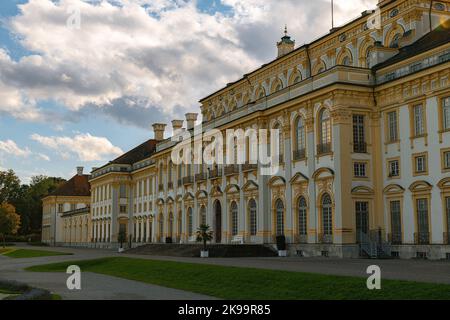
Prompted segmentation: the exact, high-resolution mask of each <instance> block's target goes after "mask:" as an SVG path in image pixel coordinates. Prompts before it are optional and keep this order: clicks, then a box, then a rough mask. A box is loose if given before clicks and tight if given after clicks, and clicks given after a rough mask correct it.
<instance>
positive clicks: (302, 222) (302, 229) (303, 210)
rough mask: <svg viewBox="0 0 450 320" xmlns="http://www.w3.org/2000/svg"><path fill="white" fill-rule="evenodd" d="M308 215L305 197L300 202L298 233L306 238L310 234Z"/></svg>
mask: <svg viewBox="0 0 450 320" xmlns="http://www.w3.org/2000/svg"><path fill="white" fill-rule="evenodd" d="M306 215H307V205H306V199H305V198H304V197H300V199H299V200H298V233H299V235H301V236H306V235H307V234H308V230H307V224H306V219H307V217H306Z"/></svg>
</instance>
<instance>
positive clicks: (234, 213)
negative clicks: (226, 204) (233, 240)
mask: <svg viewBox="0 0 450 320" xmlns="http://www.w3.org/2000/svg"><path fill="white" fill-rule="evenodd" d="M238 226H239V221H238V206H237V204H236V202H234V201H233V202H232V203H231V235H232V236H237V234H238V230H239V228H238Z"/></svg>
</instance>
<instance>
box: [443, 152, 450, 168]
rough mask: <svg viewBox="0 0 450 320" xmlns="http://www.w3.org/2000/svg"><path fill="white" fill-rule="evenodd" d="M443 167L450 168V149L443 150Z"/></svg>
mask: <svg viewBox="0 0 450 320" xmlns="http://www.w3.org/2000/svg"><path fill="white" fill-rule="evenodd" d="M444 169H450V151H446V152H444Z"/></svg>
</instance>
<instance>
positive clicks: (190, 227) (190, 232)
mask: <svg viewBox="0 0 450 320" xmlns="http://www.w3.org/2000/svg"><path fill="white" fill-rule="evenodd" d="M187 218H188V236H189V237H192V235H193V234H194V224H193V223H194V221H193V219H194V217H193V216H192V208H189V209H188V216H187Z"/></svg>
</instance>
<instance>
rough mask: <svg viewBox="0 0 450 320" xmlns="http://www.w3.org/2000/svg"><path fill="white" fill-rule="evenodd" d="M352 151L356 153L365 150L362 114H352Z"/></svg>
mask: <svg viewBox="0 0 450 320" xmlns="http://www.w3.org/2000/svg"><path fill="white" fill-rule="evenodd" d="M353 151H354V152H358V153H365V152H366V139H365V133H364V116H363V115H354V116H353Z"/></svg>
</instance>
